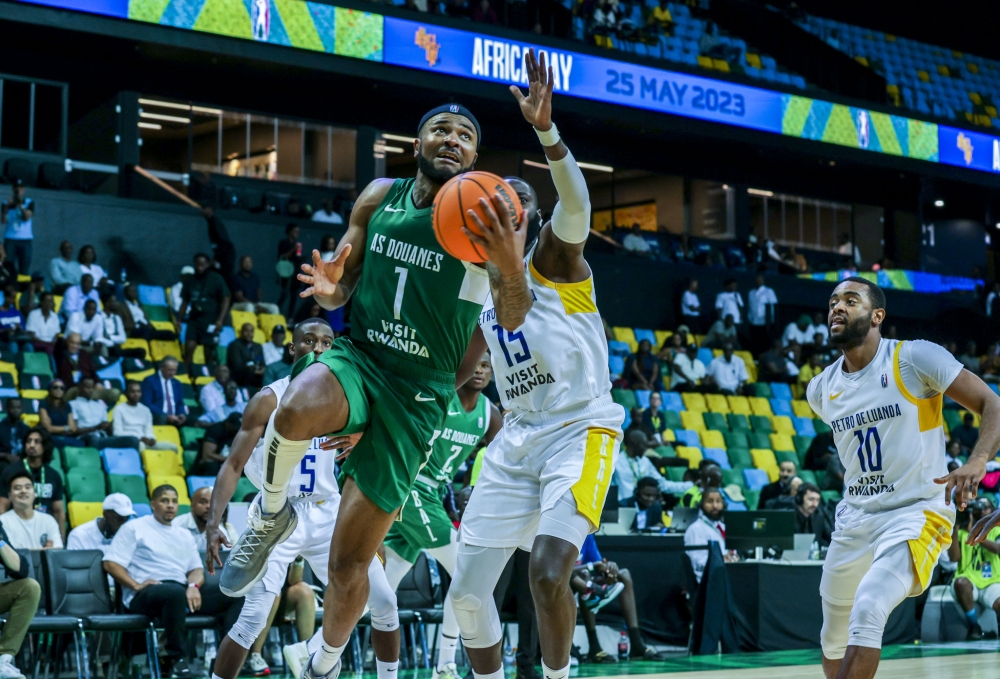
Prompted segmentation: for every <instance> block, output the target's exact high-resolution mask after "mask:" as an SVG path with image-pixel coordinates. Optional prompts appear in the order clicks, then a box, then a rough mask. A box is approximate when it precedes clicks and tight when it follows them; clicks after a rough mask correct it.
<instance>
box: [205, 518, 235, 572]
mask: <svg viewBox="0 0 1000 679" xmlns="http://www.w3.org/2000/svg"><path fill="white" fill-rule="evenodd" d="M222 545H225V546H226V547H227V548H228V547H232V545H231V544H229V538H227V537H226V534H225V533H224V532H223V531H222V528H220V527H219V526H213V525H211V524H209V525H207V526H205V566H206V568H207V569H208V573H209V575H215V567H216V565H218V566H222V559H221V558H220V557H219V550H220V549H221V548H222V547H221V546H222Z"/></svg>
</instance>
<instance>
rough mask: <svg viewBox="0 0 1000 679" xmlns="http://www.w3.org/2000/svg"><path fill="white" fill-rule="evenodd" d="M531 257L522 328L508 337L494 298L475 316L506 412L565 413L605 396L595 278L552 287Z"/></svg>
mask: <svg viewBox="0 0 1000 679" xmlns="http://www.w3.org/2000/svg"><path fill="white" fill-rule="evenodd" d="M533 254H534V249H532V251H531V252H529V253H528V256H527V257H525V264H526V267H525V268H526V271H525V276H526V277H527V279H528V287H529V288H530V289H531V295H532V298H533V305H532V307H531V310H530V311H529V312H528V315H527V317H526V318H525V319H524V323H523V324H522V325H521V327H520V328H518V329H517V330H515V331H514V332H508V331H506V330H504V329H503V328H502V327H501V326H500V324H499V323H497V320H496V309H495V308H494V306H493V295H492V294H490V295H489V296H488V297H487V298H486V303H485V304H484V305H483V310H482V313H480V314H479V327H480V328H482V331H483V334H484V335H485V336H486V341H487V343H488V344H489V347H490V353H491V357H492V363H493V373H494V375H495V376H496V385H497V391H498V392H500V400H501V402H502V403H503V407H504V409H506V410H512V411H514V412H515V413H516V412H518V411H521V412H526V411H527V412H542V411H554V410H563V409H566V408H571V407H573V406H577V405H580V404H583V403H588V402H590V401H593V400H595V399H599V398H602V397H604V396H607V395H609V394H610V393H611V379H610V376H609V373H608V343H607V341H606V340H605V336H604V326H603V324H602V323H601V315H600V313H598V311H597V297H596V295H595V293H594V277H593V276H591V277H589V278H587V280H585V281H581V282H579V283H553V282H552V281H549V280H547V279H545V278H544V277H543V276H542V275H541V274H539V273H538V271H537V270H536V269H535V267H534V265H533V264H532V263H531V257H532V255H533Z"/></svg>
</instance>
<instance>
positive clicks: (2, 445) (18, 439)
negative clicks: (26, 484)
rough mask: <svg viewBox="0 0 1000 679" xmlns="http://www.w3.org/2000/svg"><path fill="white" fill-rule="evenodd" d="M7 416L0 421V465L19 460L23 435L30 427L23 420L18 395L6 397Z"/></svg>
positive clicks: (22, 407)
mask: <svg viewBox="0 0 1000 679" xmlns="http://www.w3.org/2000/svg"><path fill="white" fill-rule="evenodd" d="M4 410H5V412H6V413H7V416H6V417H5V418H4V419H3V421H2V422H0V465H2V466H5V465H8V464H16V463H18V462H20V461H21V459H20V457H18V456H19V455H20V454H21V450H22V448H23V447H24V435H25V434H27V433H28V430H29V429H31V427H29V426H28V425H27V424H25V422H24V403H23V402H22V401H21V398H20V397H19V396H11V397H10V398H8V399H7V403H6V408H5V409H4Z"/></svg>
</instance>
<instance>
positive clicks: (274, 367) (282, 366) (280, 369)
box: [262, 350, 295, 384]
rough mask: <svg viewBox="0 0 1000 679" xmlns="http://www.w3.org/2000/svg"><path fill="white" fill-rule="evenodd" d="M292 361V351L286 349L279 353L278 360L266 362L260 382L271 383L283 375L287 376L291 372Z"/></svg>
mask: <svg viewBox="0 0 1000 679" xmlns="http://www.w3.org/2000/svg"><path fill="white" fill-rule="evenodd" d="M293 363H295V358H294V357H293V356H292V352H291V351H288V350H286V351H285V352H284V353H283V354H282V355H281V360H280V361H275V362H274V363H268V365H267V367H266V368H264V379H263V380H262V382H263V383H264V384H271V383H272V382H277V381H278V380H280V379H281V378H283V377H288V376H289V375H291V374H292V364H293Z"/></svg>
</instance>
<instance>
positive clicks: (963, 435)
mask: <svg viewBox="0 0 1000 679" xmlns="http://www.w3.org/2000/svg"><path fill="white" fill-rule="evenodd" d="M975 421H976V418H975V417H973V416H972V413H965V415H964V416H963V417H962V424H960V425H958V426H957V427H955V428H954V429H952V430H951V440H952V441H958V442H959V444H961V446H962V454H963V455H968V454H969V453H971V452H972V449H973V448H975V446H976V441H978V440H979V429H978V428H977V427H974V426H972V425H973V423H974V422H975Z"/></svg>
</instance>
